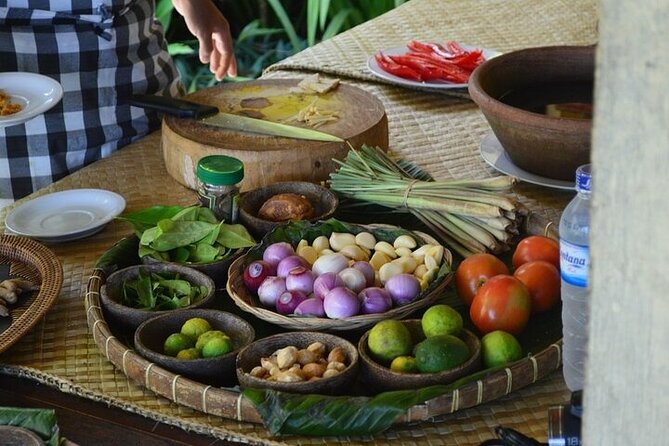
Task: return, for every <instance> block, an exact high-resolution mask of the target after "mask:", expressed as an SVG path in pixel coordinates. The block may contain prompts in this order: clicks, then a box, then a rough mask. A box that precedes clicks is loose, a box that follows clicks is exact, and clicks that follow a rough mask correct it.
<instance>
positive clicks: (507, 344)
mask: <svg viewBox="0 0 669 446" xmlns="http://www.w3.org/2000/svg"><path fill="white" fill-rule="evenodd" d="M481 353H482V355H483V365H485V367H486V368H490V367H498V366H502V365H505V364H508V363H510V362H513V361H517V360H519V359H520V358H522V357H523V348H522V347H521V346H520V342H518V340H517V339H516V338H515V337H514V336H513V335H512V334H511V333H507V332H506V331H502V330H496V331H491V332H490V333H488V334H486V335H485V336H483V338H481Z"/></svg>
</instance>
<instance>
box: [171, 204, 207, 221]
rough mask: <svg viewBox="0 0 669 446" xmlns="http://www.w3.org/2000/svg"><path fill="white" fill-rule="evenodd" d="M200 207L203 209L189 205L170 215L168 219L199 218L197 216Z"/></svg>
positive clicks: (196, 219) (193, 219)
mask: <svg viewBox="0 0 669 446" xmlns="http://www.w3.org/2000/svg"><path fill="white" fill-rule="evenodd" d="M200 209H205V208H201V207H200V206H189V207H187V208H185V209H183V210H181V212H179V213H178V214H176V215H174V216H172V218H170V220H172V221H198V220H200V219H199V218H198V217H199V215H200Z"/></svg>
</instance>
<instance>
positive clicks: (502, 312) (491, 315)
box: [469, 274, 532, 335]
mask: <svg viewBox="0 0 669 446" xmlns="http://www.w3.org/2000/svg"><path fill="white" fill-rule="evenodd" d="M531 311H532V301H531V300H530V292H529V291H528V290H527V288H526V287H525V285H523V283H522V282H521V281H520V280H518V279H516V278H515V277H513V276H510V275H506V274H504V275H499V276H495V277H492V278H490V279H488V280H487V281H486V283H484V284H483V286H482V287H481V289H480V290H479V292H478V293H476V296H474V301H473V302H472V306H471V307H469V316H470V317H471V319H472V322H473V323H474V325H476V327H477V328H478V329H479V330H480V331H481V332H482V333H484V334H485V333H490V332H491V331H495V330H502V331H506V332H509V333H511V334H514V335H518V334H520V332H522V331H523V329H524V328H525V326H526V325H527V321H528V320H529V319H530V312H531Z"/></svg>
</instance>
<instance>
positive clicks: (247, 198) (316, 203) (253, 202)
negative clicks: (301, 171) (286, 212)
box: [239, 181, 339, 238]
mask: <svg viewBox="0 0 669 446" xmlns="http://www.w3.org/2000/svg"><path fill="white" fill-rule="evenodd" d="M286 193H293V194H298V195H304V196H305V197H306V198H307V199H308V200H309V202H310V203H311V205H312V206H313V207H314V217H313V218H310V219H309V221H312V222H313V221H318V220H325V219H327V218H329V217H330V216H332V214H334V212H335V210H336V209H337V206H338V205H339V199H338V198H337V195H336V194H335V193H334V192H332V191H331V190H330V189H328V188H326V187H323V186H319V185H318V184H314V183H309V182H299V181H298V182H284V183H274V184H271V185H269V186H265V187H261V188H258V189H254V190H251V191H248V192H246V193H243V194H242V195H241V196H240V199H239V220H240V221H241V222H242V223H243V224H244V226H246V227H247V228H249V231H251V233H252V234H253V235H254V236H255V237H258V238H262V237H263V236H264V235H265V234H267V233H268V232H269V231H271V230H272V229H274V228H276V227H277V226H279V225H281V224H283V223H287V222H277V221H270V220H265V219H262V218H260V217H258V211H259V210H260V207H261V206H262V205H263V203H265V201H267V200H268V199H270V198H271V197H273V196H274V195H277V194H286Z"/></svg>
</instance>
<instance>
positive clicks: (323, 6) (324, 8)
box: [318, 0, 330, 29]
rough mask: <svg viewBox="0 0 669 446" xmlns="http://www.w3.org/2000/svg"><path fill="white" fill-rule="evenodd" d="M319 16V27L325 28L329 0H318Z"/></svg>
mask: <svg viewBox="0 0 669 446" xmlns="http://www.w3.org/2000/svg"><path fill="white" fill-rule="evenodd" d="M319 3H320V5H321V8H320V17H319V23H318V25H319V26H320V28H321V29H324V28H325V21H326V20H327V19H328V12H330V0H321V1H320V2H319Z"/></svg>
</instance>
